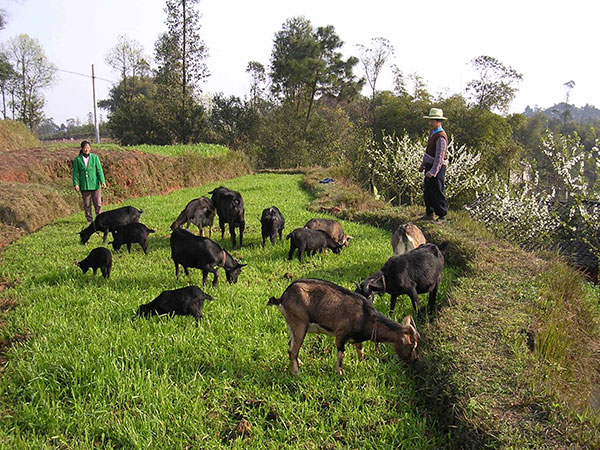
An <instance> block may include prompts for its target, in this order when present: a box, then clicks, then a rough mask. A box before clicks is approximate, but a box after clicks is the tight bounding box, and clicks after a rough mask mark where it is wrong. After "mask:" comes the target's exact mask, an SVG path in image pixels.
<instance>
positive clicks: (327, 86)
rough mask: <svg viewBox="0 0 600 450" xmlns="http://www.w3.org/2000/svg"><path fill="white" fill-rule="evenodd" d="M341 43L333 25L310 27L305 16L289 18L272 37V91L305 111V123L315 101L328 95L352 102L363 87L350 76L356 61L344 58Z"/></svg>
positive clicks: (352, 74) (359, 81)
mask: <svg viewBox="0 0 600 450" xmlns="http://www.w3.org/2000/svg"><path fill="white" fill-rule="evenodd" d="M342 45H343V41H342V40H341V39H340V37H339V36H338V35H337V34H336V32H335V29H334V27H333V26H331V25H328V26H326V27H318V28H317V29H316V30H315V29H314V28H313V26H312V24H311V23H310V21H309V20H308V19H306V18H304V17H293V18H290V19H288V20H287V21H286V22H285V23H284V24H283V28H282V30H281V31H278V32H277V33H276V34H275V41H274V45H273V52H272V54H271V72H270V76H271V91H272V93H273V94H274V95H275V96H276V97H278V98H280V99H282V100H283V99H285V100H288V101H292V102H293V103H295V104H296V109H297V110H303V111H306V114H305V115H306V121H307V122H308V120H309V119H310V115H311V112H312V109H313V106H314V101H315V99H317V98H319V97H320V96H323V95H327V96H331V97H336V98H338V99H351V98H353V97H355V96H356V95H357V94H358V93H359V92H360V89H361V88H362V85H363V83H364V81H363V80H358V81H357V80H356V77H355V75H354V73H353V68H354V66H355V65H356V64H357V63H358V59H357V58H355V57H350V58H348V59H346V60H345V59H343V58H342V54H341V53H340V52H339V49H340V48H341V47H342Z"/></svg>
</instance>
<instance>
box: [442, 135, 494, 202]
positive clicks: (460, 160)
mask: <svg viewBox="0 0 600 450" xmlns="http://www.w3.org/2000/svg"><path fill="white" fill-rule="evenodd" d="M448 154H449V158H450V164H448V169H447V170H446V197H447V198H448V200H449V201H452V199H454V198H456V197H458V196H459V195H460V194H462V193H464V192H467V191H474V192H477V191H479V189H480V188H481V187H482V186H484V184H485V183H486V178H485V176H484V175H483V174H482V173H481V171H480V170H479V161H480V160H481V155H479V154H476V153H473V152H472V151H470V150H469V149H468V148H467V147H466V146H465V145H463V146H461V147H459V148H458V149H454V144H453V142H450V144H449V145H448Z"/></svg>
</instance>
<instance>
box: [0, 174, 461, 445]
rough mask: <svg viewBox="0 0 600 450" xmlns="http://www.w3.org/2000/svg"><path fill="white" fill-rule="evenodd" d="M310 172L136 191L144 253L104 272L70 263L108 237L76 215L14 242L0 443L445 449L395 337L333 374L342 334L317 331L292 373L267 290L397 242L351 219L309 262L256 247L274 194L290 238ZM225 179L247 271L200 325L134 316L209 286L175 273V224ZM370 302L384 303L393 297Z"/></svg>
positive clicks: (339, 278)
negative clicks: (331, 246)
mask: <svg viewBox="0 0 600 450" xmlns="http://www.w3.org/2000/svg"><path fill="white" fill-rule="evenodd" d="M301 180H302V177H301V175H274V174H262V175H253V176H247V177H242V178H237V179H234V180H230V181H227V182H223V183H211V184H207V185H204V186H201V187H198V188H192V189H184V190H179V191H176V192H173V193H171V194H169V195H166V196H156V197H145V198H137V199H133V200H131V201H129V202H127V203H126V204H129V205H133V206H136V207H138V208H142V209H143V210H144V211H145V212H144V213H143V214H142V217H141V221H142V222H143V223H145V224H146V225H148V226H149V227H150V228H153V229H155V230H156V233H155V234H152V235H151V236H150V239H149V254H148V255H147V256H146V255H144V254H143V252H142V251H141V249H140V247H139V245H137V244H134V247H133V250H132V253H131V254H128V253H127V252H126V249H124V248H122V249H121V250H120V251H119V252H116V253H114V254H113V272H112V274H111V278H110V280H104V279H103V278H102V277H101V276H100V275H99V274H98V275H96V276H95V277H94V276H92V275H91V273H90V272H88V273H87V274H85V275H83V274H82V273H81V270H80V269H79V268H77V267H75V266H74V265H73V260H75V259H82V258H84V257H85V256H86V255H87V254H88V253H89V251H90V250H91V249H92V248H94V247H95V246H98V245H101V238H100V237H99V236H98V235H95V236H93V237H92V238H91V240H90V242H88V244H87V245H86V246H81V245H80V244H79V243H78V236H77V234H76V232H77V231H79V230H80V229H81V227H82V223H83V213H79V214H77V215H75V216H71V217H68V218H65V219H61V220H58V221H56V222H54V223H52V224H51V225H49V226H46V227H44V228H43V229H42V230H40V231H39V232H37V233H34V234H32V235H29V236H27V237H25V238H23V239H21V240H19V241H17V242H16V243H14V244H13V245H11V246H9V247H8V248H6V249H5V250H4V251H3V262H2V264H1V265H0V279H1V278H6V279H8V280H9V281H10V280H18V283H17V284H16V286H15V287H14V289H11V290H10V296H11V297H12V299H13V300H14V301H15V302H16V303H17V304H18V308H16V309H14V310H12V311H10V312H8V313H6V314H5V316H4V317H3V318H0V319H2V320H4V321H5V322H6V323H5V324H4V327H3V328H2V329H0V333H1V334H0V338H1V339H2V341H11V342H12V345H11V346H10V348H9V350H8V351H7V354H6V355H5V356H6V358H7V362H6V363H5V365H4V370H3V372H1V373H0V417H1V420H0V446H3V447H4V448H36V449H37V448H95V447H102V448H165V449H172V448H198V449H200V448H218V447H233V448H249V447H250V448H308V449H311V448H386V449H387V448H406V449H408V448H414V449H427V448H440V447H446V446H447V445H448V437H447V436H443V435H441V434H440V433H439V432H438V431H436V430H437V427H436V424H435V423H433V422H432V421H431V420H430V419H429V418H428V415H427V413H426V411H424V410H421V409H420V408H419V407H418V406H415V405H417V404H418V402H417V395H418V393H417V392H416V390H415V384H414V381H413V379H412V377H411V376H410V369H409V368H408V367H406V366H405V365H403V364H402V363H401V362H400V361H398V359H397V357H396V356H395V354H394V352H393V350H392V349H391V347H387V346H386V345H383V346H382V348H381V350H380V351H379V352H377V351H376V350H375V348H374V345H372V344H367V345H366V348H365V350H366V354H367V359H366V360H365V361H362V362H358V360H357V358H356V353H355V352H354V351H353V348H352V346H349V347H348V348H347V356H346V358H345V360H344V368H345V371H346V373H345V374H344V376H342V377H338V376H337V375H336V374H335V372H334V364H335V346H334V342H333V339H332V338H329V337H317V336H315V335H308V336H307V338H306V340H305V342H304V345H303V346H302V349H301V358H302V361H303V362H304V366H302V367H301V369H300V374H299V375H298V376H297V377H291V376H290V375H289V371H288V357H287V345H288V331H287V327H286V325H285V321H284V319H283V317H282V316H281V314H280V313H279V311H278V310H277V309H276V308H271V307H267V306H266V303H267V300H268V298H269V297H270V296H271V295H275V296H277V297H279V296H280V295H281V294H282V293H283V291H284V289H285V288H286V287H287V286H288V285H289V284H290V283H291V281H292V280H294V279H297V278H301V277H315V278H324V279H328V280H331V281H333V282H336V283H338V284H341V285H343V286H346V287H351V285H352V281H353V280H358V279H362V278H364V277H366V276H367V275H369V274H371V273H373V272H374V271H376V270H377V269H378V268H379V267H380V266H381V265H382V264H383V262H384V261H385V260H386V259H387V258H388V256H389V255H390V254H391V246H390V243H389V239H390V234H389V232H386V231H383V230H381V229H378V228H375V227H370V226H367V225H359V224H357V223H352V222H343V221H342V224H343V226H344V229H345V231H346V232H347V233H348V234H351V235H353V236H354V237H355V239H354V240H353V241H351V245H350V247H349V248H347V249H344V250H343V251H342V253H341V254H340V255H334V254H332V253H331V252H329V253H327V254H321V255H316V256H314V257H308V258H307V259H306V261H305V262H304V263H302V264H301V263H300V262H299V261H298V259H297V257H295V258H294V259H293V260H292V261H288V260H287V252H288V250H289V241H287V240H285V239H284V240H283V242H278V243H277V244H276V245H275V246H274V247H273V246H271V244H270V243H267V245H266V247H265V248H262V247H261V242H262V239H261V237H260V214H261V212H262V210H263V209H264V208H266V207H268V206H271V205H273V204H275V205H276V206H278V207H279V209H280V210H281V211H282V213H283V215H284V217H285V219H286V229H285V230H284V236H285V234H287V233H289V232H290V231H291V230H293V229H294V228H296V227H299V226H302V225H303V224H304V223H305V222H306V221H307V220H308V219H310V218H311V217H314V216H315V214H314V213H311V212H309V211H308V209H307V208H308V206H309V203H310V201H311V198H310V196H309V194H308V193H306V192H305V191H303V190H302V189H301V187H300V186H301ZM219 184H224V185H226V186H227V187H229V188H232V189H235V190H238V191H240V192H241V193H242V195H243V197H244V201H245V204H246V222H247V227H246V233H245V235H244V247H243V248H242V249H240V250H231V241H230V239H229V235H228V233H226V237H225V240H224V241H221V240H220V235H215V234H213V238H215V240H216V241H217V242H219V243H220V244H221V245H222V246H224V247H225V248H226V249H227V250H228V251H230V252H231V253H232V254H233V255H234V256H235V257H236V259H239V260H241V261H242V262H244V263H247V264H248V266H247V267H245V268H244V269H243V271H242V274H241V275H240V278H239V281H238V283H237V284H235V285H228V284H227V283H226V281H225V276H224V273H223V271H221V272H220V277H219V278H220V279H219V286H218V287H217V288H213V287H212V286H210V285H207V287H206V288H205V291H206V292H208V293H209V294H211V295H212V296H213V297H214V298H215V300H214V301H212V302H206V303H205V306H204V319H203V320H202V321H201V322H200V325H199V327H198V328H196V327H195V326H194V321H193V319H192V318H191V317H175V318H172V319H171V318H166V317H154V318H151V319H148V320H146V319H134V318H133V313H134V312H135V310H136V308H137V306H138V305H139V304H140V303H146V302H148V301H150V300H152V299H153V298H155V297H156V296H157V295H158V294H159V293H160V292H161V291H162V290H164V289H174V288H177V287H183V286H186V285H188V284H198V285H200V284H201V279H202V278H201V277H202V274H201V272H200V271H199V270H197V269H191V279H188V278H187V277H185V275H183V276H181V277H180V279H179V280H176V279H175V270H174V266H173V263H172V260H171V258H170V248H169V238H168V236H169V225H170V223H171V222H172V221H173V220H174V219H175V218H176V217H177V215H178V214H179V212H180V211H181V210H182V209H183V208H184V207H185V205H186V204H187V202H188V201H189V200H190V199H192V198H195V197H198V196H201V195H206V194H207V192H208V191H209V190H212V189H213V188H214V187H217V186H218V185H219ZM114 206H117V205H114ZM112 207H113V206H112V205H111V208H112ZM192 227H193V226H192ZM193 231H194V232H197V230H196V229H193ZM447 275H448V276H447V277H446V278H447V279H450V278H452V273H451V271H448V273H447ZM209 280H210V281H212V275H210V276H209ZM448 285H449V283H448V281H446V282H445V283H444V287H443V289H442V293H441V295H445V294H446V292H447V290H448ZM7 292H8V291H4V292H3V293H0V296H1V295H5V296H6V295H8V294H7ZM423 302H425V298H423V299H422V303H423ZM375 305H376V307H377V308H378V309H379V310H381V311H384V312H386V311H387V310H388V309H389V296H385V297H384V298H383V299H379V298H377V299H376V303H375ZM409 312H411V307H410V300H409V299H408V297H406V298H402V299H399V305H398V306H397V316H396V319H398V320H400V319H401V317H402V316H403V315H404V314H406V313H409Z"/></svg>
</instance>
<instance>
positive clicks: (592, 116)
mask: <svg viewBox="0 0 600 450" xmlns="http://www.w3.org/2000/svg"><path fill="white" fill-rule="evenodd" d="M566 106H567V104H566V103H565V102H562V103H557V104H555V105H553V106H551V107H549V108H546V109H542V108H540V107H538V106H534V107H533V108H531V107H530V106H527V107H526V108H525V111H523V114H524V115H526V116H527V117H533V116H536V115H539V114H541V115H544V116H547V117H548V118H554V119H561V120H562V119H563V117H564V113H565V109H566ZM569 111H570V116H571V117H570V119H569V120H572V121H574V122H577V123H580V124H586V123H590V122H597V121H600V109H598V108H596V107H595V106H592V105H585V106H582V107H581V108H578V107H576V106H573V105H569Z"/></svg>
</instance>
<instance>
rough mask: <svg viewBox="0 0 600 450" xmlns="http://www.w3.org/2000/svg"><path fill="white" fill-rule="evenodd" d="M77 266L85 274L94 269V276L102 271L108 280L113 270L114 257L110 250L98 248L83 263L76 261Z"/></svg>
mask: <svg viewBox="0 0 600 450" xmlns="http://www.w3.org/2000/svg"><path fill="white" fill-rule="evenodd" d="M75 265H76V266H79V268H80V269H81V270H82V271H83V273H86V272H87V271H88V270H89V269H92V270H93V272H94V275H96V271H97V270H98V269H100V272H102V276H103V277H104V278H106V279H108V278H109V277H110V271H111V269H112V255H111V253H110V250H109V249H107V248H104V247H96V248H95V249H93V250H92V251H91V252H90V254H89V255H88V256H87V257H86V258H85V259H83V260H82V261H75Z"/></svg>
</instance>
